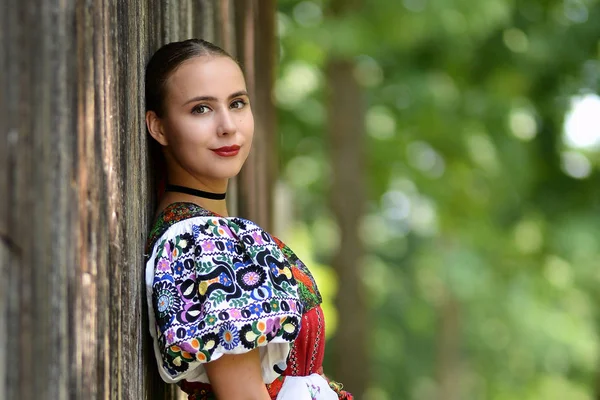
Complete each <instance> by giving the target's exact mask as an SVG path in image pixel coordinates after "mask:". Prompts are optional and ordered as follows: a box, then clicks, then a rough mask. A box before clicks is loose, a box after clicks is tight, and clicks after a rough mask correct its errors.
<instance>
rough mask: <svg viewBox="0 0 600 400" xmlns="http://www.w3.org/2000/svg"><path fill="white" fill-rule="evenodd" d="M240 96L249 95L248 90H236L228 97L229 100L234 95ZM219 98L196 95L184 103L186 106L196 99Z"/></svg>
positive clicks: (214, 99)
mask: <svg viewBox="0 0 600 400" xmlns="http://www.w3.org/2000/svg"><path fill="white" fill-rule="evenodd" d="M239 96H248V92H247V91H245V90H240V91H239V92H235V93H232V94H230V95H229V97H228V98H227V100H231V99H233V98H234V97H239ZM217 100H218V99H217V98H216V97H214V96H196V97H193V98H191V99H189V100H188V101H186V102H185V103H184V104H183V105H184V106H185V105H186V104H190V103H193V102H196V101H217Z"/></svg>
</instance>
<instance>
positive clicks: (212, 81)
mask: <svg viewBox="0 0 600 400" xmlns="http://www.w3.org/2000/svg"><path fill="white" fill-rule="evenodd" d="M166 87H167V97H169V98H171V99H172V100H174V101H180V100H183V101H184V102H185V101H186V100H189V99H190V98H193V97H196V96H214V97H216V98H218V99H221V98H227V97H228V96H229V95H230V94H232V93H235V92H238V91H240V90H245V89H246V82H245V80H244V75H243V73H242V70H241V69H240V67H239V65H238V64H237V63H236V62H235V61H233V60H232V59H231V58H229V57H221V56H217V57H214V56H200V57H194V58H191V59H189V60H186V61H184V62H183V63H182V64H181V65H180V66H179V67H178V68H177V69H176V70H175V72H173V74H171V76H170V77H169V79H168V80H167V83H166Z"/></svg>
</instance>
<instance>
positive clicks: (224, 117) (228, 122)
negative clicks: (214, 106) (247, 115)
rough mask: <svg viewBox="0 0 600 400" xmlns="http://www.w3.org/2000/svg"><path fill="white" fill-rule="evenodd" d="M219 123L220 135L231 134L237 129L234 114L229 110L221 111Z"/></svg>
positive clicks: (218, 131)
mask: <svg viewBox="0 0 600 400" xmlns="http://www.w3.org/2000/svg"><path fill="white" fill-rule="evenodd" d="M217 123H218V125H217V134H218V135H219V136H223V135H231V134H233V133H235V131H236V130H237V126H236V124H235V121H234V120H233V115H231V113H230V112H229V110H225V111H222V112H221V113H220V115H219V120H218V122H217Z"/></svg>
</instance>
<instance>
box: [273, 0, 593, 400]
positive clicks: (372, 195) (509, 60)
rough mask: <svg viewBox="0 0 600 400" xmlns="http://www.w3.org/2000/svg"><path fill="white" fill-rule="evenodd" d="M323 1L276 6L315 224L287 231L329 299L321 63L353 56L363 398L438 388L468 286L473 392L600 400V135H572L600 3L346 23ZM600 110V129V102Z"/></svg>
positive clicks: (502, 398) (463, 337)
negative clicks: (586, 139) (449, 333)
mask: <svg viewBox="0 0 600 400" xmlns="http://www.w3.org/2000/svg"><path fill="white" fill-rule="evenodd" d="M327 3H328V2H327V1H326V0H322V1H318V0H313V1H309V0H306V1H296V0H280V1H279V3H278V7H279V13H278V26H279V30H278V31H279V36H280V43H281V52H280V63H279V66H278V68H279V72H278V73H279V76H278V80H277V85H276V91H275V96H276V103H277V106H278V110H279V111H278V125H279V128H278V129H279V133H280V137H281V143H280V150H281V155H280V157H281V160H282V165H281V168H282V175H283V180H284V181H285V182H287V183H288V184H289V185H291V192H292V193H293V204H294V207H295V218H296V219H297V220H298V221H302V223H298V224H297V226H299V227H300V228H299V229H297V230H296V234H295V235H292V236H293V237H291V238H290V239H289V240H288V242H290V244H291V245H292V247H295V246H294V242H296V244H297V247H300V250H299V252H300V253H303V252H304V253H305V254H307V255H306V256H307V257H311V258H312V259H314V260H315V262H318V263H321V264H322V265H323V266H318V267H317V268H316V270H317V271H316V272H317V278H318V279H319V281H320V282H321V286H323V290H324V291H325V292H326V293H328V297H330V296H331V295H332V292H333V291H334V290H335V287H334V283H335V277H332V276H331V272H330V271H328V270H327V267H326V265H327V263H328V261H329V258H330V256H331V254H332V252H333V250H334V249H335V246H336V239H337V233H336V232H337V231H336V229H337V228H336V226H335V224H334V223H333V222H332V217H331V213H330V211H329V209H328V204H329V203H328V200H327V190H328V181H329V176H330V167H329V165H328V140H327V131H326V117H327V115H326V114H327V113H326V104H325V100H326V96H325V95H326V94H325V88H326V82H325V81H324V79H325V78H324V72H323V68H324V66H325V63H326V61H327V57H329V56H330V55H342V56H347V57H351V58H353V59H355V60H356V71H355V74H356V78H357V79H358V81H359V82H360V84H361V85H362V86H363V87H364V92H365V99H366V107H367V118H366V131H367V136H366V138H365V146H366V149H367V150H366V151H367V155H368V165H367V167H366V168H367V170H366V173H367V175H368V179H369V185H370V186H369V188H370V190H369V193H368V198H369V207H368V214H367V215H366V216H365V220H364V224H363V226H362V227H361V230H362V231H363V232H362V233H364V238H365V241H366V243H367V245H368V256H367V257H366V259H365V260H364V281H365V283H366V285H367V288H368V290H369V299H370V304H369V307H370V309H369V315H370V317H371V323H372V327H371V338H370V341H369V342H370V344H369V346H370V349H371V352H370V355H371V360H370V362H371V365H372V370H373V374H372V377H371V380H370V382H371V383H370V386H371V389H370V390H369V392H368V396H367V397H368V398H369V399H376V400H383V399H415V400H419V399H430V398H436V397H435V388H436V368H438V366H437V365H436V363H437V360H438V352H439V350H440V349H439V347H438V342H437V340H438V339H437V335H438V332H439V329H440V325H439V321H440V313H441V312H443V311H442V310H443V307H442V306H443V304H444V303H445V302H447V301H449V299H452V301H454V302H456V304H457V307H458V308H457V309H458V315H459V317H458V321H459V334H460V348H459V352H460V357H459V359H458V362H457V363H456V365H455V366H454V368H455V369H456V371H455V372H456V376H457V379H458V382H459V383H458V384H459V386H460V393H461V395H460V398H461V399H491V400H509V399H510V400H513V399H532V400H533V399H536V400H537V399H545V400H552V399H561V400H562V399H571V400H584V399H592V398H597V397H596V396H598V394H597V392H596V391H597V388H596V379H597V376H598V367H599V365H600V364H599V360H598V355H599V354H600V348H599V346H598V328H599V327H600V326H599V322H600V319H599V316H598V307H597V306H596V305H597V304H598V300H599V298H600V294H599V291H598V290H597V288H598V284H599V283H600V269H599V268H598V266H599V263H598V260H599V257H598V256H599V252H600V250H599V249H600V247H599V246H598V238H599V237H600V185H599V184H598V183H599V181H598V166H599V164H600V156H599V154H600V153H599V145H600V141H599V140H596V142H594V143H588V145H586V146H574V145H572V144H569V142H568V141H567V140H566V139H565V129H564V122H565V118H566V116H567V115H568V112H569V110H570V107H571V105H572V101H573V99H574V98H576V96H580V97H581V96H585V95H588V96H590V97H587V98H588V99H590V98H592V99H593V98H594V97H592V96H591V95H592V94H594V93H597V92H598V89H599V82H600V81H599V76H600V67H599V66H600V40H599V39H600V22H599V21H600V2H598V1H596V0H565V1H555V0H547V1H543V0H520V1H507V0H486V1H475V0H403V1H400V0H371V1H363V6H362V8H361V9H360V10H357V11H356V12H355V13H352V14H347V15H345V16H343V17H339V18H333V17H331V16H329V15H328V14H327V13H326V12H325V11H324V10H325V9H326V8H327V6H328V4H327ZM331 101H335V99H331ZM353 111H354V110H348V113H352V112H353ZM589 124H592V130H594V131H595V132H596V135H597V136H596V138H597V139H598V136H600V110H599V111H598V113H597V114H596V115H595V118H591V119H589V120H588V122H587V125H588V128H589ZM348 162H352V160H348ZM309 249H310V250H309ZM308 253H310V254H308ZM326 307H327V316H328V322H329V326H328V329H330V332H334V331H335V310H332V309H331V308H332V307H331V304H329V303H328V304H326ZM338 334H339V332H338Z"/></svg>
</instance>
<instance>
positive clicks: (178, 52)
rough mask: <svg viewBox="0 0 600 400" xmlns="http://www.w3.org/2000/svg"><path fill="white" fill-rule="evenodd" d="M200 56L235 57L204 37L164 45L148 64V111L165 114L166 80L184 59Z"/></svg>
mask: <svg viewBox="0 0 600 400" xmlns="http://www.w3.org/2000/svg"><path fill="white" fill-rule="evenodd" d="M199 56H222V57H229V58H231V59H232V60H234V61H235V59H234V58H233V57H232V56H231V55H230V54H229V53H227V52H226V51H225V50H223V49H222V48H220V47H219V46H217V45H215V44H212V43H210V42H207V41H206V40H203V39H188V40H184V41H182V42H172V43H168V44H166V45H164V46H163V47H161V48H160V49H158V50H157V51H156V53H154V55H152V58H150V61H149V62H148V65H146V78H145V84H146V111H154V112H155V113H156V115H157V116H159V117H161V116H162V115H163V114H164V99H165V90H166V82H167V79H169V76H170V75H171V74H172V73H173V71H175V70H176V69H177V67H179V66H180V65H181V64H182V63H183V62H184V61H186V60H189V59H190V58H194V57H199Z"/></svg>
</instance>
